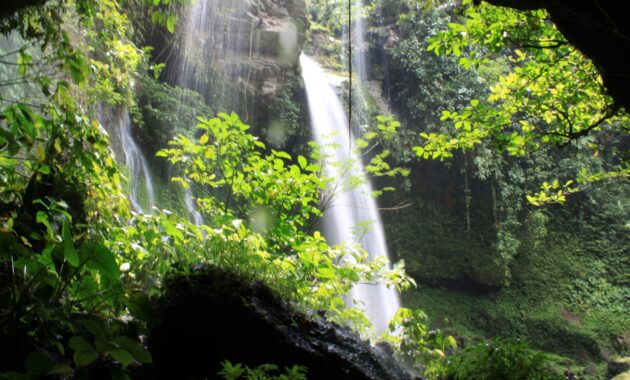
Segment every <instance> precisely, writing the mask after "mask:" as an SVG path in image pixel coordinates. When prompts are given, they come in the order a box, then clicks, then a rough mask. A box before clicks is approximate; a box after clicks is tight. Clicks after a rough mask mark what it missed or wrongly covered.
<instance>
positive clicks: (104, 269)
mask: <svg viewBox="0 0 630 380" xmlns="http://www.w3.org/2000/svg"><path fill="white" fill-rule="evenodd" d="M81 253H83V255H84V259H86V260H87V261H86V265H87V266H88V267H90V268H94V269H96V270H98V271H99V272H100V273H101V275H104V276H108V277H112V278H117V277H119V276H120V268H119V267H118V264H117V263H116V257H115V256H114V254H113V253H112V252H111V251H110V250H109V249H108V248H107V247H105V246H103V245H101V244H94V243H84V244H83V245H81Z"/></svg>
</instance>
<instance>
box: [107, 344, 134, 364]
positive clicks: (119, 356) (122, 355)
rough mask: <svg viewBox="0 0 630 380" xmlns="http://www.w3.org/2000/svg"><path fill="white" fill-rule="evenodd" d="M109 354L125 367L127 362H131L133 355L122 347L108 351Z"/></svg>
mask: <svg viewBox="0 0 630 380" xmlns="http://www.w3.org/2000/svg"><path fill="white" fill-rule="evenodd" d="M109 356H111V357H112V358H114V360H116V361H118V362H119V363H120V364H122V366H123V367H126V366H128V365H129V364H131V363H133V356H131V354H130V353H129V352H127V350H125V349H122V348H121V349H117V350H111V351H109Z"/></svg>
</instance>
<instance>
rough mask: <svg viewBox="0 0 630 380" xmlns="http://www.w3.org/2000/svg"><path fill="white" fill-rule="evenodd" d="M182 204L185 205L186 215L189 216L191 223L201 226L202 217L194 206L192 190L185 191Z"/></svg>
mask: <svg viewBox="0 0 630 380" xmlns="http://www.w3.org/2000/svg"><path fill="white" fill-rule="evenodd" d="M184 203H185V204H186V209H188V215H190V217H191V219H192V221H193V222H195V225H197V226H201V225H202V224H203V216H202V215H201V213H200V212H199V211H198V210H197V205H196V204H195V200H194V199H193V194H192V190H191V189H190V188H188V189H186V192H185V193H184Z"/></svg>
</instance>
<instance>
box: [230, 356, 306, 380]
mask: <svg viewBox="0 0 630 380" xmlns="http://www.w3.org/2000/svg"><path fill="white" fill-rule="evenodd" d="M221 365H222V366H223V369H221V371H219V375H220V376H221V377H222V378H223V379H225V380H236V379H246V380H306V373H307V369H306V368H304V367H301V366H298V365H294V366H293V367H291V368H287V367H285V368H284V373H282V372H280V373H277V374H274V372H278V371H279V369H278V366H276V365H275V364H261V365H259V366H257V367H255V368H249V367H248V366H244V365H242V364H241V363H237V364H232V363H230V361H229V360H225V361H223V362H222V363H221Z"/></svg>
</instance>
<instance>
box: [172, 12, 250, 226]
mask: <svg viewBox="0 0 630 380" xmlns="http://www.w3.org/2000/svg"><path fill="white" fill-rule="evenodd" d="M246 9H247V3H246V2H244V1H241V0H222V1H212V0H198V1H196V2H193V3H192V4H190V5H189V8H188V12H187V15H186V20H185V22H186V24H185V27H184V29H183V30H182V31H183V35H182V39H183V40H182V43H181V45H180V46H181V47H180V49H179V52H178V57H177V62H176V64H173V65H171V67H172V69H171V70H172V71H171V72H170V78H171V80H172V81H173V82H174V84H176V85H177V86H179V87H183V88H188V89H191V90H194V91H197V92H199V93H201V94H202V95H204V96H206V98H212V99H214V101H213V102H212V103H213V104H214V105H215V106H217V107H219V108H224V109H226V110H230V111H231V110H236V109H239V104H238V103H239V102H240V98H239V95H238V92H237V91H232V90H233V89H230V88H229V85H230V84H231V83H232V81H231V80H219V81H216V82H212V81H210V82H208V78H210V77H214V76H216V73H215V74H213V75H209V74H211V73H209V72H206V71H207V70H208V68H209V67H210V69H211V70H212V69H216V70H217V71H220V72H221V73H222V75H225V76H232V77H233V76H236V78H237V79H240V78H241V77H240V75H241V73H239V72H238V70H239V65H238V60H237V59H236V56H235V53H236V52H239V51H241V50H242V49H243V46H245V45H244V44H246V43H249V49H250V51H251V48H252V47H251V45H252V41H251V39H252V38H253V37H252V36H251V35H250V36H245V34H246V32H247V28H246V27H245V25H244V21H243V19H242V18H241V17H237V15H240V14H242V13H245V12H246ZM250 34H251V33H250ZM248 38H249V41H248ZM250 56H251V54H250ZM208 62H209V63H210V65H208ZM210 90H211V91H210ZM210 93H212V94H210ZM184 204H185V205H186V208H187V210H188V214H189V215H190V218H191V220H192V221H193V222H194V223H195V224H196V225H201V224H203V217H202V215H201V213H200V212H199V211H198V209H197V204H196V202H195V199H194V197H193V192H192V190H191V189H190V188H189V189H186V192H185V193H184Z"/></svg>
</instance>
